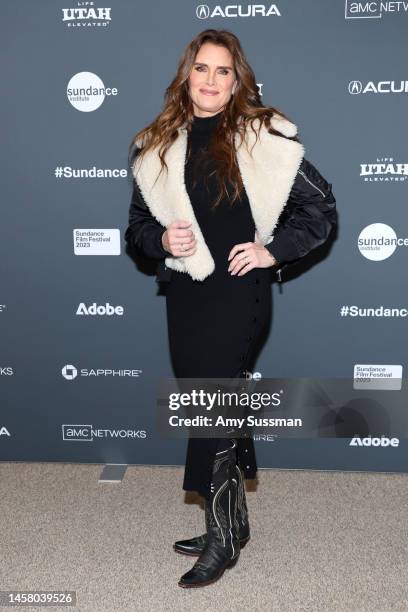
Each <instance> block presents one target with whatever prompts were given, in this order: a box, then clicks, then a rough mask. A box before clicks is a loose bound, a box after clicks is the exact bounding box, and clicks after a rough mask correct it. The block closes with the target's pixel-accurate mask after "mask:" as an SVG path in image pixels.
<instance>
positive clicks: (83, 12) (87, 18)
mask: <svg viewBox="0 0 408 612" xmlns="http://www.w3.org/2000/svg"><path fill="white" fill-rule="evenodd" d="M81 4H82V6H81ZM91 4H92V6H90V5H91ZM94 4H95V2H92V3H91V2H81V3H80V2H78V6H75V7H72V8H63V9H61V10H62V21H63V23H64V24H65V25H66V26H68V27H70V28H89V27H99V28H100V27H105V28H106V27H107V26H108V25H109V24H110V22H111V20H112V17H111V10H112V9H111V8H110V7H109V8H102V7H96V6H94ZM83 5H87V6H83Z"/></svg>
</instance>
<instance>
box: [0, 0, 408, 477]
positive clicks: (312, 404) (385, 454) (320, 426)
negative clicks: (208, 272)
mask: <svg viewBox="0 0 408 612" xmlns="http://www.w3.org/2000/svg"><path fill="white" fill-rule="evenodd" d="M1 10H2V13H3V15H2V19H1V25H0V28H1V29H2V32H1V37H0V38H1V43H0V44H1V50H2V53H1V57H2V63H3V77H2V85H3V91H2V97H1V104H2V119H3V121H2V124H3V126H2V127H3V129H2V146H1V154H2V163H1V170H2V204H1V224H0V236H1V240H0V257H1V262H2V264H3V265H2V271H1V286H0V334H1V345H0V402H1V411H0V460H3V461H45V462H46V461H68V462H86V463H104V462H106V463H121V464H158V465H183V464H184V460H185V447H186V440H185V439H182V438H178V439H176V438H174V437H171V436H165V435H162V434H161V432H160V431H159V430H158V427H157V425H156V416H157V414H156V413H157V386H158V382H159V381H160V380H166V379H168V378H171V377H173V376H174V375H173V371H172V367H171V361H170V355H169V348H168V339H167V322H166V308H165V286H164V285H165V283H158V282H156V276H155V269H156V263H157V262H154V261H146V260H144V261H137V260H135V258H134V257H131V256H130V254H129V253H128V252H127V248H126V243H125V241H124V232H125V229H126V227H127V223H128V210H129V204H130V199H131V193H132V176H131V171H130V168H129V167H128V157H127V156H128V149H129V145H130V142H131V139H132V137H133V135H134V134H135V133H136V132H137V131H138V130H140V129H141V128H142V127H144V126H145V125H146V124H147V123H149V122H150V121H152V119H153V118H154V117H156V116H157V114H158V113H159V112H160V110H161V108H162V104H163V97H164V92H165V89H166V87H167V86H168V84H169V83H170V81H171V80H172V78H173V76H174V74H175V71H176V66H177V62H178V60H179V57H180V55H181V53H182V51H183V49H184V47H185V46H186V45H187V44H188V42H189V41H190V40H191V39H192V38H193V37H194V36H195V35H196V34H197V33H198V32H200V31H202V30H204V29H207V28H217V29H218V28H224V29H228V30H230V31H232V32H233V33H235V34H236V35H237V36H238V37H239V38H240V40H241V43H242V45H243V48H244V50H245V53H246V55H247V58H248V60H249V62H250V64H251V65H252V67H253V69H254V71H255V75H256V79H257V83H258V86H259V90H260V93H261V95H262V99H263V101H264V102H265V103H266V104H271V105H274V106H277V107H278V108H280V109H282V110H283V111H284V112H285V113H286V114H287V115H288V116H289V118H290V119H291V120H292V121H294V122H295V123H296V124H297V126H298V130H299V137H300V139H301V141H302V142H303V144H304V146H305V150H306V157H307V159H308V160H310V161H311V162H312V163H313V164H314V165H315V166H316V167H317V168H318V169H319V170H320V172H321V173H322V174H323V176H324V177H325V178H326V179H327V180H328V181H329V182H330V183H331V184H332V188H333V193H334V195H335V197H336V200H337V207H338V213H339V225H338V229H337V232H336V233H335V235H333V236H332V237H331V239H330V241H329V242H328V243H327V244H325V245H324V246H323V247H322V248H321V249H319V250H316V252H314V253H312V254H311V255H310V256H308V257H307V258H305V259H304V260H303V261H302V262H301V263H300V264H299V265H298V266H296V268H294V267H293V269H292V270H291V271H290V273H289V271H288V274H287V275H285V282H282V284H279V283H278V282H277V279H276V278H275V277H274V276H272V283H271V291H272V294H273V318H272V324H271V327H270V330H269V333H268V336H267V338H266V341H265V343H264V344H263V346H262V348H261V350H260V353H259V356H258V359H257V361H256V364H254V366H253V369H252V370H251V371H248V372H247V373H246V375H247V378H248V380H252V381H253V382H256V381H259V380H261V379H265V378H279V379H280V380H281V381H285V380H286V381H291V384H295V385H296V384H297V385H298V386H297V389H298V397H297V401H296V402H294V403H293V413H294V414H293V415H292V416H301V417H302V418H303V420H304V423H305V427H304V430H303V434H302V435H296V434H293V429H292V430H291V431H290V432H289V431H288V429H286V430H285V428H282V427H281V428H276V429H275V430H274V431H273V432H271V431H270V430H268V432H266V433H265V431H261V430H259V431H256V432H254V434H253V435H254V439H255V446H256V452H257V459H258V465H259V467H264V468H305V469H307V468H309V469H310V468H312V469H327V470H332V469H335V470H375V471H408V453H407V448H408V446H407V443H406V431H407V414H406V413H407V410H408V405H407V401H406V379H405V368H406V366H407V360H408V354H407V325H408V316H407V315H408V310H407V308H408V299H407V298H408V296H407V280H408V278H407V273H406V268H407V257H408V212H407V189H408V185H407V176H408V154H407V146H406V141H407V121H406V109H407V98H408V72H407V67H406V31H407V25H408V14H407V12H408V8H407V4H406V3H403V2H394V1H389V2H388V1H385V2H375V1H373V2H371V1H370V2H365V1H364V0H363V1H362V2H351V1H350V2H349V1H346V2H344V0H333V1H332V2H327V1H326V0H310V1H307V0H306V1H305V0H278V1H277V2H272V3H262V2H261V3H258V4H250V3H242V4H227V3H221V4H217V3H210V4H195V3H194V2H191V0H176V1H174V2H166V1H165V0H155V1H154V2H149V3H148V2H134V1H131V0H117V1H115V2H112V3H111V4H109V3H108V4H106V3H105V2H104V0H98V1H95V2H93V1H89V2H85V1H84V2H82V1H80V2H72V1H70V0H68V1H65V0H57V1H55V0H52V1H51V0H41V1H39V2H30V1H28V0H20V1H19V2H14V1H11V0H4V1H3V2H2V7H1ZM328 381H332V382H333V381H337V383H339V385H338V386H336V384H334V385H332V384H329V382H328ZM281 384H283V383H281ZM404 394H405V400H404ZM289 408H290V407H289ZM289 412H290V410H289ZM285 432H286V433H285Z"/></svg>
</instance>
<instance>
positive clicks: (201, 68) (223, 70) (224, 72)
mask: <svg viewBox="0 0 408 612" xmlns="http://www.w3.org/2000/svg"><path fill="white" fill-rule="evenodd" d="M196 70H198V72H202V70H205V66H196ZM220 72H221V74H228V70H226V69H225V68H221V70H220Z"/></svg>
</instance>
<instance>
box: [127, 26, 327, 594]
mask: <svg viewBox="0 0 408 612" xmlns="http://www.w3.org/2000/svg"><path fill="white" fill-rule="evenodd" d="M251 124H252V127H251ZM296 134H297V128H296V126H295V125H294V124H293V123H292V122H290V121H289V119H288V118H287V117H286V116H285V115H284V114H283V113H282V112H280V111H278V110H277V109H276V108H274V107H270V106H264V105H263V104H262V101H261V98H260V96H259V93H258V88H257V85H256V81H255V76H254V73H253V71H252V69H251V67H250V66H249V64H248V62H247V60H246V58H245V55H244V53H243V50H242V48H241V45H240V42H239V40H238V39H237V37H236V36H235V35H234V34H232V33H231V32H229V31H226V30H213V29H209V30H205V31H203V32H201V33H200V34H199V35H198V36H196V37H195V38H194V39H193V40H192V41H191V42H190V44H189V45H188V46H187V48H186V49H185V51H184V54H183V56H182V58H181V60H180V62H179V66H178V70H177V74H176V76H175V78H174V80H173V82H172V83H171V84H170V86H169V87H168V89H167V92H166V101H165V105H164V109H163V111H162V112H161V113H160V114H159V116H158V117H157V118H156V119H155V120H154V121H153V122H152V123H151V124H150V125H149V126H147V127H146V128H144V129H143V130H141V131H140V132H138V133H137V134H136V136H135V137H134V139H133V141H132V147H131V163H132V170H133V176H134V184H133V185H134V189H133V196H132V202H131V205H130V213H129V226H128V228H127V230H126V234H125V239H126V240H127V242H128V243H129V245H131V246H132V247H134V248H135V249H136V251H137V252H138V253H140V254H143V255H144V256H147V257H151V258H154V259H157V260H160V266H159V273H158V280H165V281H167V283H168V284H167V293H166V307H167V322H168V334H169V346H170V351H171V357H172V361H173V367H174V371H175V375H176V377H178V378H207V377H208V378H228V379H235V378H238V379H239V378H240V377H242V376H243V375H244V373H245V371H246V369H247V368H248V367H249V365H250V364H252V362H253V359H254V358H255V355H256V351H257V348H258V344H259V340H260V338H261V337H262V334H263V332H264V331H265V329H266V328H267V326H268V323H269V321H270V317H271V287H270V275H271V268H272V267H274V268H276V269H277V270H278V271H281V270H282V269H283V268H286V267H287V266H288V265H290V264H291V263H293V262H294V261H296V260H298V259H299V258H300V257H303V256H304V255H306V254H307V253H309V251H311V250H312V249H314V248H316V247H317V246H319V245H320V244H322V243H323V242H325V241H326V239H327V238H328V236H329V233H330V231H331V229H332V227H333V226H334V225H335V224H336V215H337V213H336V202H335V198H334V196H333V194H332V191H331V185H330V184H329V183H328V182H327V181H326V180H325V179H324V178H323V177H322V176H321V174H320V173H319V172H318V170H317V169H316V168H315V167H314V166H313V165H312V164H311V163H310V162H309V161H307V160H306V159H305V157H304V147H303V145H302V144H301V143H300V141H299V139H298V138H297V136H296ZM280 280H281V278H280ZM256 471H257V465H256V458H255V452H254V444H253V440H252V438H251V437H246V438H238V437H234V435H233V433H232V434H231V435H230V436H229V437H228V438H211V439H206V438H192V437H190V438H189V440H188V447H187V457H186V465H185V472H184V482H183V488H184V489H185V490H194V491H198V492H199V493H200V494H201V495H202V496H203V497H204V498H205V525H206V533H205V534H203V535H200V536H198V537H194V538H191V539H190V540H181V541H178V542H176V543H175V545H174V548H175V550H176V551H177V552H180V553H184V554H188V555H198V559H197V560H196V562H195V564H194V565H193V567H192V568H191V569H190V570H189V571H188V572H187V573H186V574H184V575H183V576H182V577H181V579H180V581H179V585H180V586H182V587H199V586H204V585H206V584H210V583H212V582H214V581H215V580H217V579H218V578H220V577H221V575H222V574H223V572H224V570H225V568H226V567H231V566H232V565H234V564H235V563H236V561H237V559H238V557H239V554H240V549H241V548H242V547H243V545H244V544H245V543H246V542H247V541H248V540H249V523H248V510H247V505H246V500H245V489H244V477H246V478H254V477H255V475H256Z"/></svg>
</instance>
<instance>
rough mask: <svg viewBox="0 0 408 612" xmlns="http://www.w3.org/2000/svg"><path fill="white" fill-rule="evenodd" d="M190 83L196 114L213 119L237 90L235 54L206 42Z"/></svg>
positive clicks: (196, 58) (198, 55) (194, 67)
mask: <svg viewBox="0 0 408 612" xmlns="http://www.w3.org/2000/svg"><path fill="white" fill-rule="evenodd" d="M188 82H189V86H190V96H191V99H192V102H193V107H194V114H195V115H197V116H198V117H209V116H211V115H215V114H216V113H218V112H219V111H221V110H222V109H223V107H224V106H225V105H226V104H227V103H228V101H229V99H230V97H231V95H232V93H231V92H232V91H233V88H234V87H235V86H234V83H235V71H234V66H233V60H232V55H231V53H230V52H229V51H228V49H226V48H225V47H221V46H220V45H214V44H213V43H204V44H203V45H202V46H201V48H200V50H199V51H198V53H197V55H196V57H195V61H194V64H193V68H192V70H191V73H190V76H189V79H188Z"/></svg>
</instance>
